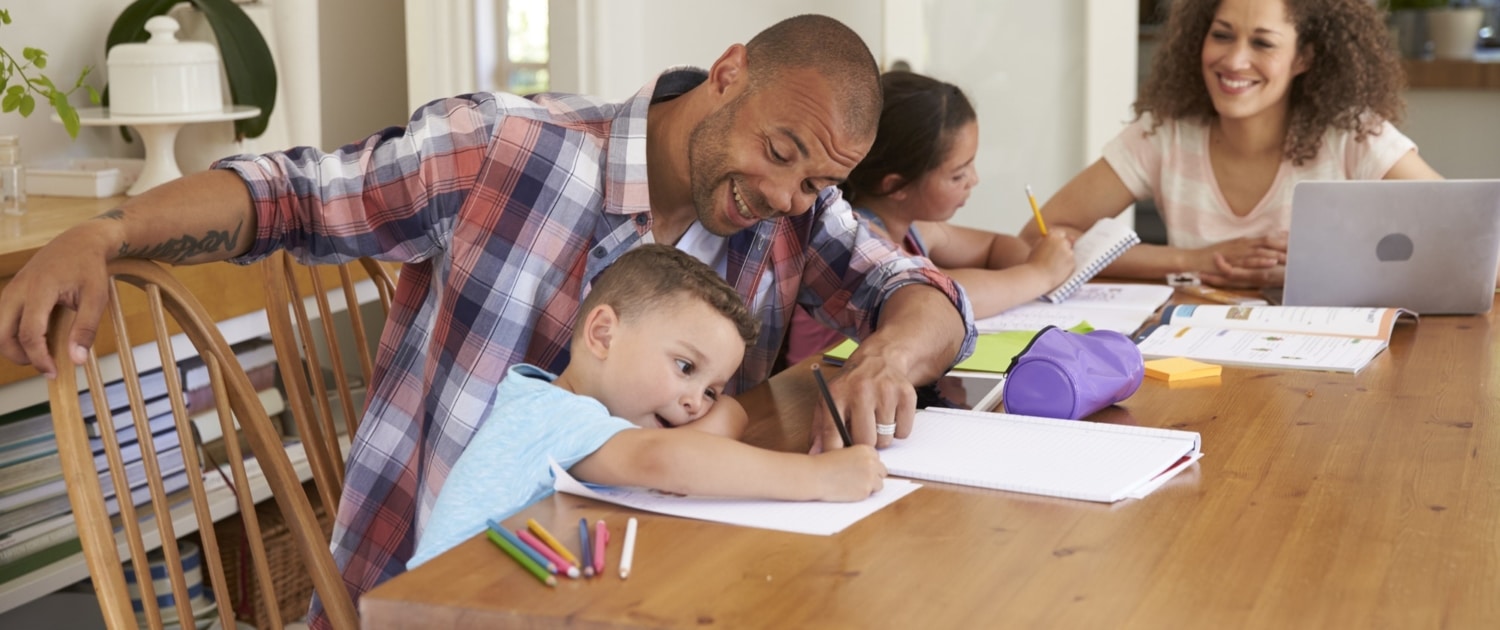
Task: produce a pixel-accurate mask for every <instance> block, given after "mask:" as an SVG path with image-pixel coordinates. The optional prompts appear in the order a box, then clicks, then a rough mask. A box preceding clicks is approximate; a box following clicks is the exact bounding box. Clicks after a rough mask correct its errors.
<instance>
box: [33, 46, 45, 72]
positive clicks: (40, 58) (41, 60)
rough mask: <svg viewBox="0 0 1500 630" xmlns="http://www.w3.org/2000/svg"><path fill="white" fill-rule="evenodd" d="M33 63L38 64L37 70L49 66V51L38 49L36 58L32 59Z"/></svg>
mask: <svg viewBox="0 0 1500 630" xmlns="http://www.w3.org/2000/svg"><path fill="white" fill-rule="evenodd" d="M31 63H33V64H35V65H36V69H37V70H41V69H43V68H46V67H47V53H44V52H42V51H40V50H38V51H36V59H33V60H31Z"/></svg>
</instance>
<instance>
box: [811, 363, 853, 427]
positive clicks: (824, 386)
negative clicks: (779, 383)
mask: <svg viewBox="0 0 1500 630" xmlns="http://www.w3.org/2000/svg"><path fill="white" fill-rule="evenodd" d="M812 373H813V378H815V379H818V389H819V390H821V391H822V392H823V402H825V403H828V413H831V414H833V426H835V427H838V429H839V437H840V438H843V440H844V446H845V447H846V448H847V447H850V446H854V438H853V437H852V436H850V435H849V427H847V426H844V419H843V418H842V417H839V408H838V405H835V404H833V394H831V393H829V391H828V381H825V380H823V370H820V369H818V364H816V363H814V364H813V366H812Z"/></svg>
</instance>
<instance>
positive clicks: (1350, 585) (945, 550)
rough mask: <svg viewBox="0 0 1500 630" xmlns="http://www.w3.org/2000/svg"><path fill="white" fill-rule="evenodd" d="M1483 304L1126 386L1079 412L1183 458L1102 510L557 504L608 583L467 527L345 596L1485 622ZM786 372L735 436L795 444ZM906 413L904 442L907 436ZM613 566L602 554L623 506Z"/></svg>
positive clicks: (700, 611) (571, 615)
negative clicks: (817, 518) (535, 569)
mask: <svg viewBox="0 0 1500 630" xmlns="http://www.w3.org/2000/svg"><path fill="white" fill-rule="evenodd" d="M1495 318H1496V314H1495V311H1493V310H1492V311H1491V312H1490V313H1489V314H1486V315H1480V316H1467V317H1437V316H1430V317H1424V318H1422V319H1421V321H1420V322H1419V323H1416V324H1410V323H1403V324H1399V325H1397V327H1396V330H1395V333H1394V335H1393V338H1392V341H1391V344H1390V347H1389V348H1387V349H1386V350H1385V351H1384V352H1382V353H1381V354H1380V355H1379V356H1377V357H1376V358H1375V359H1374V361H1373V362H1372V363H1371V364H1370V365H1369V366H1368V367H1366V368H1365V369H1364V370H1362V371H1360V372H1359V373H1358V374H1333V373H1323V372H1309V371H1294V370H1262V369H1247V368H1234V367H1226V368H1225V369H1224V371H1223V374H1222V376H1221V377H1219V378H1217V379H1205V380H1199V381H1189V382H1186V383H1185V384H1182V383H1174V384H1170V385H1169V384H1167V383H1164V382H1162V381H1156V380H1152V379H1147V380H1146V381H1145V383H1144V384H1143V385H1142V386H1141V388H1140V389H1139V390H1138V391H1137V392H1136V393H1135V394H1134V395H1132V396H1131V397H1130V398H1128V399H1127V400H1125V401H1123V402H1122V403H1120V404H1119V405H1116V406H1114V407H1110V408H1107V409H1105V410H1102V411H1100V412H1098V413H1096V414H1094V415H1092V416H1090V417H1089V418H1087V421H1092V422H1107V423H1118V424H1131V425H1142V426H1154V427H1171V428H1174V429H1181V430H1186V431H1196V432H1198V433H1200V434H1201V435H1202V438H1203V452H1204V453H1205V455H1204V457H1203V459H1202V460H1201V461H1199V462H1198V463H1197V464H1196V465H1194V466H1193V467H1192V468H1190V469H1189V470H1187V471H1185V472H1183V473H1182V474H1181V475H1179V476H1178V477H1177V478H1174V479H1173V480H1172V481H1170V482H1168V483H1167V484H1166V485H1165V486H1164V487H1162V488H1161V489H1159V490H1157V491H1156V492H1155V493H1153V494H1151V495H1150V496H1147V497H1146V498H1144V499H1139V500H1126V501H1122V502H1119V503H1115V504H1102V503H1090V502H1084V501H1073V500H1064V499H1054V498H1048V497H1041V496H1032V495H1026V494H1019V493H1012V492H1000V491H992V490H983V489H975V488H968V487H960V486H952V485H946V484H941V483H926V482H924V484H923V487H922V488H921V489H919V490H917V491H916V492H913V493H912V494H910V495H908V496H906V497H905V498H902V499H900V500H899V501H897V502H895V503H894V504H892V505H890V506H888V507H886V508H884V509H881V510H879V511H877V512H875V513H874V514H872V515H871V516H869V517H867V518H865V519H863V520H861V521H859V522H858V523H855V524H854V525H852V526H850V527H849V528H847V529H845V530H844V531H842V532H840V533H838V534H836V535H833V536H810V535H802V534H792V533H783V532H777V531H767V530H759V529H750V528H744V527H735V526H730V525H722V524H717V523H708V522H701V521H693V520H687V519H681V518H675V517H670V516H661V515H655V514H649V513H639V512H634V511H632V510H629V509H626V508H622V507H618V506H614V505H610V504H605V503H600V502H596V501H593V500H589V499H584V498H579V497H576V496H570V495H555V496H553V497H551V498H548V499H545V500H543V501H541V502H539V503H538V504H536V505H533V506H531V507H529V508H527V509H526V510H524V511H523V512H521V513H520V514H518V515H516V516H514V517H512V518H510V519H507V520H506V521H505V524H506V525H507V526H508V527H510V528H512V529H515V528H518V527H524V526H525V522H526V520H527V519H529V518H534V519H536V520H537V521H539V522H540V523H542V524H543V525H545V526H547V527H548V528H551V529H552V531H553V532H559V533H560V534H559V535H560V536H562V537H563V538H564V540H566V541H569V542H570V543H571V544H572V545H573V546H575V548H576V544H577V543H576V538H577V535H576V532H577V523H578V519H579V518H587V519H589V521H590V522H591V523H592V522H593V521H595V520H597V519H604V520H605V521H606V522H607V523H608V524H609V527H610V529H611V531H612V532H613V536H614V537H613V540H612V541H611V543H612V544H611V546H610V547H611V550H610V553H609V557H608V567H607V569H606V572H605V575H604V576H602V577H595V578H592V579H580V580H570V579H566V578H564V579H562V580H561V581H560V583H559V584H558V585H557V586H556V587H548V586H545V585H543V584H541V583H540V582H539V581H538V580H537V579H536V578H535V577H533V576H532V575H530V574H528V573H526V572H525V571H523V570H521V568H520V567H519V566H517V565H516V564H515V563H514V562H512V561H511V560H510V559H509V558H508V557H506V556H504V555H503V554H502V552H501V551H500V550H499V549H498V548H496V547H495V546H494V545H492V544H491V543H490V541H488V540H487V539H485V538H484V537H482V536H477V537H475V538H473V539H470V540H469V541H467V542H465V543H463V544H461V545H459V546H458V547H455V548H454V549H452V550H450V551H448V552H447V553H445V554H443V555H441V556H439V557H437V558H435V559H433V560H432V561H430V562H428V563H426V564H424V565H422V566H420V567H418V568H416V569H415V570H412V571H409V572H407V573H405V574H402V575H400V576H398V577H396V578H394V579H392V580H390V581H388V582H386V583H385V584H383V585H381V586H380V587H378V588H376V589H375V590H373V591H371V592H369V593H367V594H366V595H365V596H364V597H363V599H362V600H361V601H360V610H361V618H362V624H363V627H365V628H372V629H375V628H494V627H507V628H509V627H523V628H542V627H559V626H569V627H582V628H618V627H668V626H671V627H683V626H696V627H707V626H717V627H726V628H814V627H832V628H955V627H976V628H1225V627H1234V628H1239V627H1251V628H1495V627H1500V358H1497V357H1500V335H1497V333H1500V329H1497V326H1496V319H1495ZM816 397H817V391H816V388H815V386H814V382H813V379H812V377H811V375H810V370H809V369H808V365H807V364H805V363H804V364H800V365H797V366H793V367H792V368H790V369H788V370H787V371H785V372H782V373H780V374H778V375H776V376H775V377H773V378H772V379H770V381H769V382H767V383H765V384H763V385H762V386H760V387H757V388H755V389H754V390H752V391H750V392H747V393H746V394H745V395H743V396H742V397H741V398H740V399H741V401H742V402H743V404H744V405H745V407H746V409H747V410H748V411H749V413H750V415H751V418H752V423H751V426H750V428H749V430H748V432H747V435H746V440H747V441H749V442H751V443H753V444H757V445H760V446H765V447H769V448H775V449H781V450H788V451H797V450H804V449H806V448H807V445H808V431H807V426H808V422H809V419H810V417H811V413H812V410H813V408H814V405H815V404H816V402H815V401H816ZM921 430H922V427H921V426H920V424H918V425H917V426H916V427H915V432H916V434H917V435H920V432H921ZM630 516H634V517H636V518H638V519H639V525H640V527H639V535H638V541H637V544H636V548H635V557H634V567H633V570H632V572H631V574H630V577H629V579H626V580H622V579H620V577H619V576H618V575H617V573H616V571H615V567H616V566H617V562H618V555H619V547H620V545H619V544H618V542H619V541H620V540H621V539H622V538H623V537H624V536H623V534H624V531H623V530H624V525H625V521H626V518H627V517H630Z"/></svg>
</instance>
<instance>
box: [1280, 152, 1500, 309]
mask: <svg viewBox="0 0 1500 630" xmlns="http://www.w3.org/2000/svg"><path fill="white" fill-rule="evenodd" d="M1497 257H1500V180H1445V181H1336V182H1301V183H1299V184H1297V187H1296V188H1295V189H1293V191H1292V226H1291V234H1290V237H1289V243H1288V245H1287V261H1286V292H1285V296H1284V300H1283V302H1284V303H1285V304H1288V305H1292V306H1399V307H1402V308H1407V309H1411V310H1414V311H1416V312H1418V313H1421V314H1423V315H1429V314H1433V315H1441V314H1473V313H1483V312H1485V311H1488V310H1489V309H1490V305H1491V304H1492V303H1493V302H1494V297H1495V267H1496V262H1497Z"/></svg>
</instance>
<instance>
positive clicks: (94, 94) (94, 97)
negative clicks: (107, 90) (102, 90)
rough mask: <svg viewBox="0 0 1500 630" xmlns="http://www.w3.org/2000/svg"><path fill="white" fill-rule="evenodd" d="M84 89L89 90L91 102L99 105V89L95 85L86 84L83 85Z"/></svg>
mask: <svg viewBox="0 0 1500 630" xmlns="http://www.w3.org/2000/svg"><path fill="white" fill-rule="evenodd" d="M83 89H85V90H88V92H89V102H90V103H93V104H95V105H98V104H99V90H97V89H94V86H92V85H85V86H83Z"/></svg>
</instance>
